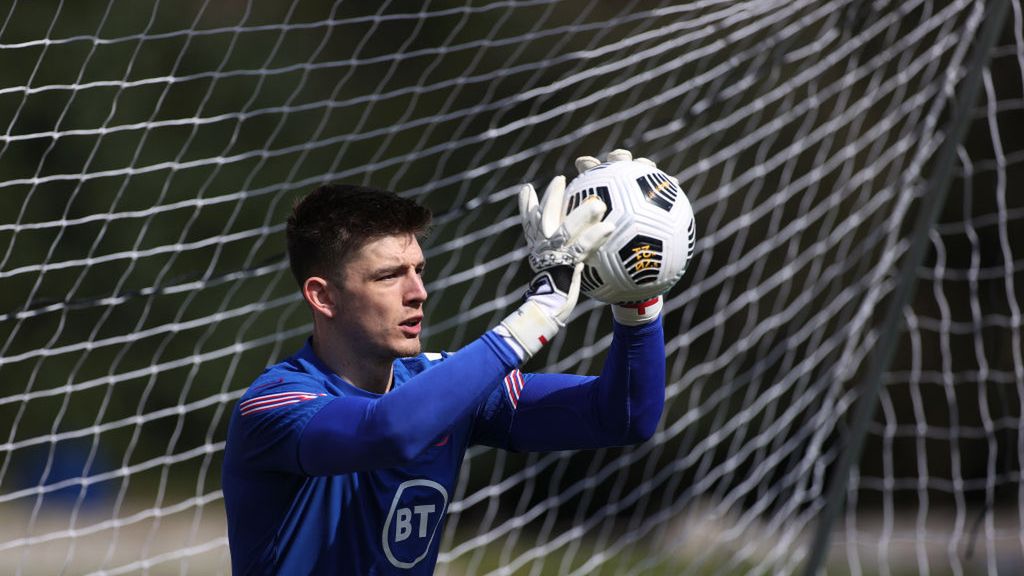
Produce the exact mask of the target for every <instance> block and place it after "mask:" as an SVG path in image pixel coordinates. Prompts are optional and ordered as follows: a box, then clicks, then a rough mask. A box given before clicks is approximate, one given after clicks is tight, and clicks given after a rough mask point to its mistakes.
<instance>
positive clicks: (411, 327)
mask: <svg viewBox="0 0 1024 576" xmlns="http://www.w3.org/2000/svg"><path fill="white" fill-rule="evenodd" d="M398 327H399V328H400V329H401V330H402V333H403V334H405V337H406V338H415V337H417V336H419V335H420V330H421V329H422V328H423V316H413V317H412V318H407V319H405V320H403V321H402V322H399V323H398Z"/></svg>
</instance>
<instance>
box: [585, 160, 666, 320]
mask: <svg viewBox="0 0 1024 576" xmlns="http://www.w3.org/2000/svg"><path fill="white" fill-rule="evenodd" d="M631 160H635V161H636V162H640V163H642V164H647V165H648V166H650V167H652V168H657V165H655V164H654V162H653V161H651V160H649V159H647V158H635V159H634V158H633V154H632V152H630V151H629V150H622V149H618V150H612V151H611V152H609V153H608V162H629V161H631ZM600 164H601V161H600V160H598V159H597V158H594V157H593V156H580V157H579V158H577V159H576V169H577V170H579V173H580V174H583V173H584V172H586V171H587V170H590V169H591V168H594V167H596V166H598V165H600ZM669 178H672V180H674V181H675V183H676V185H677V186H678V185H679V181H678V180H675V178H674V177H672V176H669ZM661 307H662V300H661V296H655V297H654V298H651V299H650V300H647V301H644V302H630V303H623V304H612V316H613V317H614V318H615V320H616V321H617V322H618V323H619V324H624V325H626V326H640V325H642V324H647V323H648V322H651V321H653V320H654V319H655V318H657V317H658V315H659V314H661Z"/></svg>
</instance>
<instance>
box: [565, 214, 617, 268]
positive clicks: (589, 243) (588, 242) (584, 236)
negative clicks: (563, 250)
mask: <svg viewBox="0 0 1024 576" xmlns="http://www.w3.org/2000/svg"><path fill="white" fill-rule="evenodd" d="M614 231H615V226H613V225H612V224H611V223H609V222H598V223H597V224H594V225H591V226H588V227H586V228H585V229H584V230H583V231H582V232H580V235H579V238H577V239H576V241H575V243H574V249H575V250H576V251H578V252H579V254H580V259H583V260H585V259H586V258H587V257H589V256H590V255H591V254H593V253H594V252H595V251H596V250H597V249H598V248H600V247H601V246H604V244H605V242H607V241H608V239H609V238H611V235H612V232H614Z"/></svg>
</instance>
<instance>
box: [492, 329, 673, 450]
mask: <svg viewBox="0 0 1024 576" xmlns="http://www.w3.org/2000/svg"><path fill="white" fill-rule="evenodd" d="M526 377H527V381H526V385H525V387H524V388H523V391H522V394H521V396H520V398H519V401H518V406H517V407H516V408H515V409H514V410H510V411H501V410H497V409H495V406H496V403H495V402H494V401H493V400H494V399H492V401H491V402H488V407H489V408H491V409H490V410H485V411H484V413H483V414H482V415H481V418H482V421H481V422H479V429H478V431H477V434H478V440H479V441H481V442H483V443H485V444H488V445H492V446H498V447H505V448H511V449H514V450H521V451H533V450H539V451H548V450H576V449H592V448H601V447H605V446H621V445H626V444H635V443H637V442H641V441H643V440H645V439H647V438H649V437H650V436H651V435H652V434H653V433H654V430H655V429H656V428H657V425H658V421H659V419H660V418H661V412H662V408H663V406H664V402H665V389H664V386H665V345H664V335H663V333H662V327H661V320H660V319H659V320H655V321H653V322H651V323H649V324H646V325H644V326H636V327H630V326H622V325H619V324H618V323H616V325H615V328H614V336H613V338H612V345H611V348H610V349H609V351H608V355H607V356H606V359H605V363H604V367H603V369H602V371H601V375H600V376H590V377H584V376H576V375H572V374H528V375H527V376H526ZM503 414H508V416H503Z"/></svg>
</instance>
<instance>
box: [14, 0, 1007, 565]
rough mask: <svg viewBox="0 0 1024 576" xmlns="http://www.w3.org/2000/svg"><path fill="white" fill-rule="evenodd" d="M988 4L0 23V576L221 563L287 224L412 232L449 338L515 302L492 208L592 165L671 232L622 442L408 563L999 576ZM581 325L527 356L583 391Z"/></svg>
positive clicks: (68, 14)
mask: <svg viewBox="0 0 1024 576" xmlns="http://www.w3.org/2000/svg"><path fill="white" fill-rule="evenodd" d="M998 3H999V2H996V1H991V2H983V1H970V0H902V1H898V2H897V1H885V0H881V1H876V2H862V1H856V0H786V1H784V2H782V1H775V0H757V1H732V0H730V1H725V0H702V1H697V2H672V1H667V0H666V1H663V2H655V1H650V2H648V1H632V2H564V1H563V2H556V1H553V0H507V1H498V2H482V1H478V0H463V1H461V2H460V1H447V0H445V1H430V2H424V3H401V2H390V1H385V2H381V3H369V2H364V3H359V2H351V1H348V2H343V1H337V2H326V1H312V0H292V1H291V2H267V1H256V0H248V1H236V2H216V1H210V0H202V1H200V0H192V1H184V2H183V1H178V2H170V1H168V0H144V1H131V2H129V1H126V0H108V1H107V3H106V4H105V5H100V4H97V3H84V2H67V1H62V2H48V3H40V2H32V1H30V0H12V1H11V2H8V3H6V4H3V5H2V6H0V70H2V71H3V73H2V74H0V206H2V209H0V287H2V288H0V382H2V383H3V386H2V388H0V434H2V437H0V517H2V518H3V522H2V523H0V572H3V573H9V574H24V575H33V574H58V573H64V574H94V573H95V574H136V573H151V574H170V573H174V574H217V573H220V574H226V573H228V572H229V567H228V553H227V540H226V530H225V520H224V511H223V497H222V493H221V489H220V465H221V461H222V455H223V450H224V438H225V433H226V426H227V421H228V418H229V415H230V410H231V408H232V406H233V405H234V403H235V402H236V401H237V399H238V398H239V397H240V395H241V393H242V391H243V390H244V388H245V387H246V386H247V385H248V383H249V382H250V381H251V380H252V378H253V377H254V376H256V375H257V374H258V373H259V372H260V371H261V370H262V369H263V368H264V367H265V366H267V365H269V364H271V363H273V362H275V361H277V360H279V359H281V358H283V357H285V356H287V355H289V354H290V353H292V352H293V351H294V350H296V349H297V348H298V347H300V346H301V344H302V342H303V340H304V339H305V337H306V336H307V334H308V333H309V330H310V317H309V313H308V311H307V309H306V307H305V306H304V304H303V303H302V301H301V300H300V298H299V296H298V294H297V292H296V290H295V289H294V283H293V281H292V280H291V279H290V274H289V272H288V266H287V262H286V258H285V256H284V242H283V223H284V221H285V219H286V217H287V214H288V212H289V209H290V206H291V203H292V202H293V201H294V199H295V198H297V197H298V196H300V195H301V194H303V193H305V192H307V191H308V190H310V189H312V188H313V187H315V186H316V185H318V184H320V183H322V182H327V181H347V182H352V183H360V184H370V185H374V186H378V187H383V188H390V189H394V190H396V191H399V192H400V193H401V194H403V195H406V196H409V197H414V198H416V199H417V200H419V201H421V202H423V203H424V204H426V205H427V206H429V207H430V208H431V209H432V210H433V211H434V213H435V215H436V222H435V227H434V230H433V232H432V233H431V235H430V237H429V238H428V239H427V241H426V243H425V253H426V256H427V259H428V269H427V272H426V274H425V277H426V279H427V281H428V285H427V288H428V290H429V292H430V299H429V300H428V302H427V322H426V329H425V331H424V340H425V349H428V350H441V349H445V350H457V349H458V348H459V347H460V346H462V345H464V344H466V343H467V342H468V341H470V340H472V339H473V338H475V337H476V336H478V335H479V334H480V333H482V332H483V331H484V330H486V329H487V328H489V327H491V326H493V325H494V324H495V323H496V322H497V321H498V320H499V319H500V318H502V317H503V316H504V315H505V314H507V313H508V312H509V311H510V310H511V309H512V308H513V307H515V306H516V305H517V303H518V302H519V299H520V298H521V294H522V292H523V289H524V288H525V285H526V282H527V281H528V280H529V277H530V273H529V270H528V266H527V265H526V264H525V257H526V250H525V246H524V242H523V240H522V237H521V232H520V226H519V219H518V213H517V210H518V207H517V203H516V190H517V186H518V184H520V183H522V182H528V181H532V182H534V183H536V184H538V185H543V183H545V182H546V181H547V180H548V179H549V178H550V177H552V176H554V175H556V174H562V173H565V174H568V175H571V174H572V172H571V171H572V170H573V169H572V161H573V159H574V158H575V157H576V156H579V155H583V154H589V155H601V156H603V155H604V154H606V153H607V152H608V151H610V150H612V149H614V148H628V149H631V150H634V151H635V152H637V153H638V154H642V155H644V156H647V157H650V158H651V159H653V160H655V161H656V162H657V163H658V164H659V167H660V168H662V169H663V170H665V171H666V172H668V173H670V174H672V175H674V176H677V177H678V179H679V181H680V183H681V185H682V187H683V189H684V190H685V191H686V193H687V195H688V197H689V199H690V201H691V203H692V205H693V208H694V213H695V217H696V221H697V247H696V254H695V257H694V261H693V262H692V263H691V265H690V267H689V270H688V272H687V274H686V276H685V277H684V278H683V280H682V281H681V282H680V283H679V285H677V286H676V287H675V288H674V289H672V290H671V291H670V292H669V293H668V294H667V295H666V298H665V308H664V325H665V329H666V351H667V357H666V362H667V373H668V378H667V382H666V408H665V414H664V416H663V418H662V421H661V423H660V426H659V428H658V431H657V433H656V435H655V437H654V438H653V439H652V440H651V441H649V442H646V443H643V444H641V445H637V446H633V447H628V448H614V449H604V450H598V451H585V452H558V453H549V454H514V453H507V452H502V451H496V450H492V449H485V448H480V447H475V448H472V449H471V450H470V451H469V453H468V454H467V456H466V460H465V465H464V467H463V469H462V472H461V476H460V480H459V485H458V491H457V493H456V494H454V495H453V498H452V500H451V502H450V506H449V518H448V522H447V524H446V526H445V531H444V535H443V541H442V548H441V556H440V562H439V564H438V567H437V572H438V573H439V574H451V575H459V574H513V573H514V574H581V575H582V574H673V575H675V574H780V573H781V574H790V573H800V572H801V571H802V570H804V569H805V566H806V564H807V563H808V560H809V558H810V557H811V550H812V543H813V542H814V541H816V540H818V541H821V539H822V538H824V541H825V542H826V543H827V555H826V558H825V562H824V563H823V565H822V566H823V570H824V571H825V572H826V573H829V574H858V575H859V574H910V573H914V574H1013V573H1019V572H1020V571H1021V570H1022V569H1024V528H1022V521H1024V498H1022V484H1021V481H1022V478H1021V460H1022V458H1021V454H1022V452H1021V451H1022V444H1024V442H1022V440H1024V437H1022V436H1024V426H1022V422H1021V418H1022V413H1024V410H1022V396H1024V394H1022V392H1024V342H1022V334H1021V330H1022V328H1021V303H1022V302H1024V297H1022V296H1024V277H1022V273H1021V269H1022V265H1024V196H1022V194H1021V186H1022V184H1024V130H1022V126H1024V88H1022V85H1024V34H1022V32H1021V30H1024V8H1022V3H1021V1H1020V0H1013V1H1012V2H1010V3H1009V4H1010V6H1009V11H1008V13H1007V14H1006V16H1005V18H1004V19H1003V21H1002V28H1001V30H1002V33H1001V34H1000V35H999V37H998V39H997V41H996V42H995V45H994V47H993V48H992V49H991V50H988V51H986V52H985V53H984V54H982V56H983V57H984V58H983V59H980V60H976V59H974V55H975V54H976V53H977V52H979V50H978V49H977V47H978V46H980V45H981V43H980V42H979V38H980V37H981V36H982V35H981V31H982V30H983V28H984V25H985V24H986V23H987V22H990V21H991V16H990V15H991V14H992V13H993V10H992V7H993V6H994V5H995V4H998ZM976 62H980V63H981V67H980V68H979V67H977V66H975V65H974V64H972V63H976ZM972 70H981V74H980V76H978V78H979V80H978V84H977V87H978V88H979V90H980V91H979V92H978V97H977V99H976V101H973V102H968V104H970V106H968V107H967V114H966V116H964V115H963V114H960V115H958V114H957V113H956V110H957V105H958V104H959V103H960V101H961V100H963V99H964V98H966V94H967V93H968V92H969V90H968V88H970V86H968V84H969V82H968V80H969V79H970V77H971V76H970V72H971V71H972ZM957 122H966V124H961V125H965V126H966V128H967V130H966V134H965V135H964V136H963V137H956V136H954V135H955V134H956V130H954V128H955V127H956V125H957V124H956V123H957ZM948 146H955V147H954V148H952V149H951V150H952V151H954V152H955V153H954V154H953V155H952V156H950V158H951V159H949V160H943V156H942V155H941V154H940V152H941V151H942V150H943V149H944V147H948ZM942 174H948V176H947V177H945V178H940V177H937V176H936V175H942ZM938 187H942V188H947V189H948V192H946V194H945V197H944V201H943V202H942V204H941V206H942V210H941V213H940V216H939V218H938V221H937V222H936V223H935V224H934V225H932V226H929V227H927V228H926V229H924V231H923V232H921V231H920V230H918V228H917V227H916V226H915V225H914V223H915V220H916V219H917V218H918V215H919V214H920V213H922V210H923V205H924V204H926V203H927V202H928V201H929V198H933V197H934V195H936V194H938V192H937V188H938ZM921 234H924V236H921ZM915 239H917V240H919V241H920V240H924V241H926V248H927V250H926V252H925V256H924V258H923V260H922V261H921V262H920V263H916V262H914V261H913V260H911V259H910V257H909V255H910V254H912V251H911V250H910V248H911V246H913V244H914V242H915ZM908 262H909V263H910V264H911V265H912V266H910V267H909V269H910V271H911V272H912V274H909V275H906V274H901V270H902V269H903V268H905V267H908ZM906 282H912V283H913V286H914V287H915V288H916V289H915V290H913V291H912V296H913V298H912V299H911V300H909V302H908V303H907V305H905V306H902V307H901V310H902V312H901V313H899V314H898V318H896V320H898V321H897V322H895V323H894V326H895V328H894V330H895V332H892V330H890V331H889V332H886V326H887V325H890V324H893V323H892V322H891V321H890V322H887V318H889V316H887V315H886V312H885V311H886V307H887V304H888V303H890V302H892V301H894V295H895V294H896V293H897V288H898V287H900V286H906V285H907V284H905V283H906ZM897 302H898V301H897ZM889 319H890V320H891V318H889ZM611 322H612V318H611V314H610V312H609V310H608V308H607V307H606V306H604V305H600V304H599V303H597V302H594V301H584V302H583V303H582V304H581V305H580V306H579V307H578V308H577V309H576V311H575V312H574V316H573V317H572V319H571V322H570V324H569V326H568V328H567V330H565V331H564V333H563V334H561V335H560V336H559V338H558V339H557V340H556V341H554V342H553V343H552V344H551V345H550V346H549V347H548V349H547V350H546V351H545V352H544V353H543V354H542V356H541V357H539V358H535V359H534V360H532V361H531V363H530V364H529V365H528V366H527V369H528V370H530V371H538V372H539V371H571V372H578V373H596V371H597V370H599V369H600V365H601V362H602V359H603V356H604V354H605V352H606V350H607V348H608V345H609V342H610V327H611ZM887 333H892V334H895V336H896V338H895V340H894V342H895V344H893V345H892V347H891V350H890V351H891V352H893V354H892V356H893V359H892V361H891V363H889V364H888V366H886V368H887V369H886V370H884V371H883V372H882V375H881V376H880V377H879V378H876V379H874V382H872V381H871V380H872V379H871V378H870V375H871V373H870V371H869V370H868V369H867V368H866V367H867V366H868V365H870V363H871V359H872V358H874V357H875V355H876V354H877V353H878V343H879V342H883V343H884V342H885V341H886V338H885V335H886V334H887ZM875 384H880V385H881V386H880V390H878V392H877V393H874V392H870V391H872V390H875V388H874V387H873V386H874V385H875ZM862 398H863V399H866V400H865V401H866V402H869V403H870V404H869V405H870V406H872V407H873V408H874V412H873V417H872V419H871V420H870V421H868V422H867V424H868V425H867V426H866V427H859V426H858V425H857V423H856V419H855V417H854V416H855V407H856V406H858V402H859V401H860V400H861V399H862ZM858 439H860V440H862V441H863V450H862V451H861V452H860V454H859V456H860V457H859V458H857V459H856V461H854V462H852V464H853V466H852V469H851V470H850V471H849V473H848V474H843V473H841V472H842V467H841V466H840V463H841V462H842V460H843V457H844V454H847V453H848V450H847V448H848V447H849V446H851V444H852V443H854V442H855V441H858ZM834 483H839V484H838V485H839V486H842V487H845V488H844V489H843V490H840V491H839V493H840V494H841V495H842V497H843V498H842V499H843V500H844V501H845V505H844V506H843V507H842V508H841V511H840V513H839V515H838V520H837V521H836V522H834V523H832V524H828V523H827V522H823V521H822V519H823V518H824V517H825V515H824V514H823V511H825V510H826V509H827V508H828V505H829V502H830V496H829V494H830V493H829V486H831V485H833V484H834Z"/></svg>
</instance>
